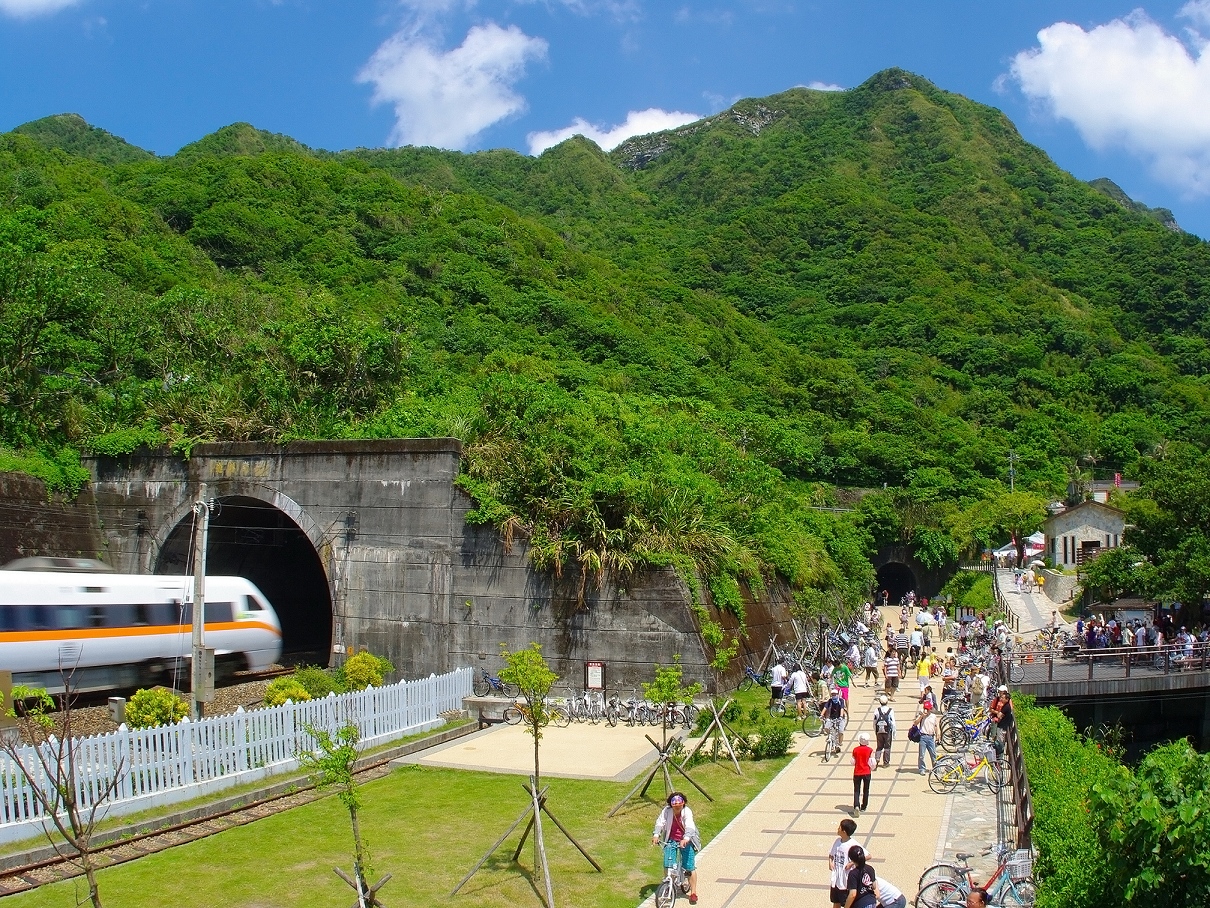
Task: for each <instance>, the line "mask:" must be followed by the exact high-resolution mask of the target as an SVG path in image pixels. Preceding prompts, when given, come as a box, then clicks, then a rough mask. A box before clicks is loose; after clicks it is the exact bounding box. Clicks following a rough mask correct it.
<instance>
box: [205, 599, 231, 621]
mask: <svg viewBox="0 0 1210 908" xmlns="http://www.w3.org/2000/svg"><path fill="white" fill-rule="evenodd" d="M233 611H234V610H233V608H232V605H231V603H230V602H207V603H206V607H205V614H206V623H207V624H228V623H230V622H231V621H233V620H234V616H233V614H232V613H233Z"/></svg>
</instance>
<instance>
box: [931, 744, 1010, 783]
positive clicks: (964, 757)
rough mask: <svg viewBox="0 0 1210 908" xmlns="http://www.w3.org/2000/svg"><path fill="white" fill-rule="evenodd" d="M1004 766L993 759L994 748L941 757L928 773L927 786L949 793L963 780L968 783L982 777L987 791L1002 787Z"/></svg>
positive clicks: (1004, 772)
mask: <svg viewBox="0 0 1210 908" xmlns="http://www.w3.org/2000/svg"><path fill="white" fill-rule="evenodd" d="M1005 775H1006V770H1005V768H1004V767H1003V766H1002V765H1001V764H1000V763H999V762H998V761H997V760H996V759H995V750H994V749H992V748H990V747H987V748H982V749H980V750H978V751H975V750H968V751H967V752H966V753H964V754H954V755H951V756H945V757H941V758H940V759H939V760H937V762H936V763H935V764H934V765H933V770H932V772H930V773H929V788H931V789H933V791H935V792H937V794H949V793H950V792H951V791H953V790H954V789H955V788H957V787H958V786H959V785H960V784H962V783H963V782H965V783H967V784H970V783H971V782H974V781H975V780H977V779H979V778H980V777H982V779H983V781H984V783H985V784H986V785H987V788H988V790H989V791H991V792H993V793H995V792H998V791H999V790H1000V789H1001V788H1003V787H1004V778H1005Z"/></svg>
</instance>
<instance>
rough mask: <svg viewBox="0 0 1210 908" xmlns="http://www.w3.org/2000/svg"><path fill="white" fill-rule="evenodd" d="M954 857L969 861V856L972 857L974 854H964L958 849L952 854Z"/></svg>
mask: <svg viewBox="0 0 1210 908" xmlns="http://www.w3.org/2000/svg"><path fill="white" fill-rule="evenodd" d="M954 857H956V858H957V859H958V860H960V861H969V860H970V859H971V858H973V857H974V855H973V854H966V853H964V852H961V851H959V852H958V853H957V854H956V855H954Z"/></svg>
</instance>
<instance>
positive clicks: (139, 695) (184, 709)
mask: <svg viewBox="0 0 1210 908" xmlns="http://www.w3.org/2000/svg"><path fill="white" fill-rule="evenodd" d="M187 715H189V704H188V703H186V702H185V701H184V700H183V699H182V698H180V697H178V696H177V695H176V694H174V693H173V692H172V691H170V690H168V688H166V687H150V688H144V689H142V690H137V691H135V692H134V695H133V696H132V697H131V698H130V700H129V701H128V702H127V704H126V725H127V726H128V727H130V728H157V727H159V726H161V725H176V723H178V722H180V721H181V720H182V719H183V718H185V717H186V716H187Z"/></svg>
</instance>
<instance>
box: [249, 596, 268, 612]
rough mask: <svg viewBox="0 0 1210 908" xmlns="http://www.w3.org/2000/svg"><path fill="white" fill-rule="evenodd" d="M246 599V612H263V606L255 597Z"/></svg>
mask: <svg viewBox="0 0 1210 908" xmlns="http://www.w3.org/2000/svg"><path fill="white" fill-rule="evenodd" d="M246 598H247V600H248V611H250V612H263V611H264V610H265V606H264V605H263V604H262V603H261V601H260V600H259V599H257V598H256V597H255V596H248V597H246Z"/></svg>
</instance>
